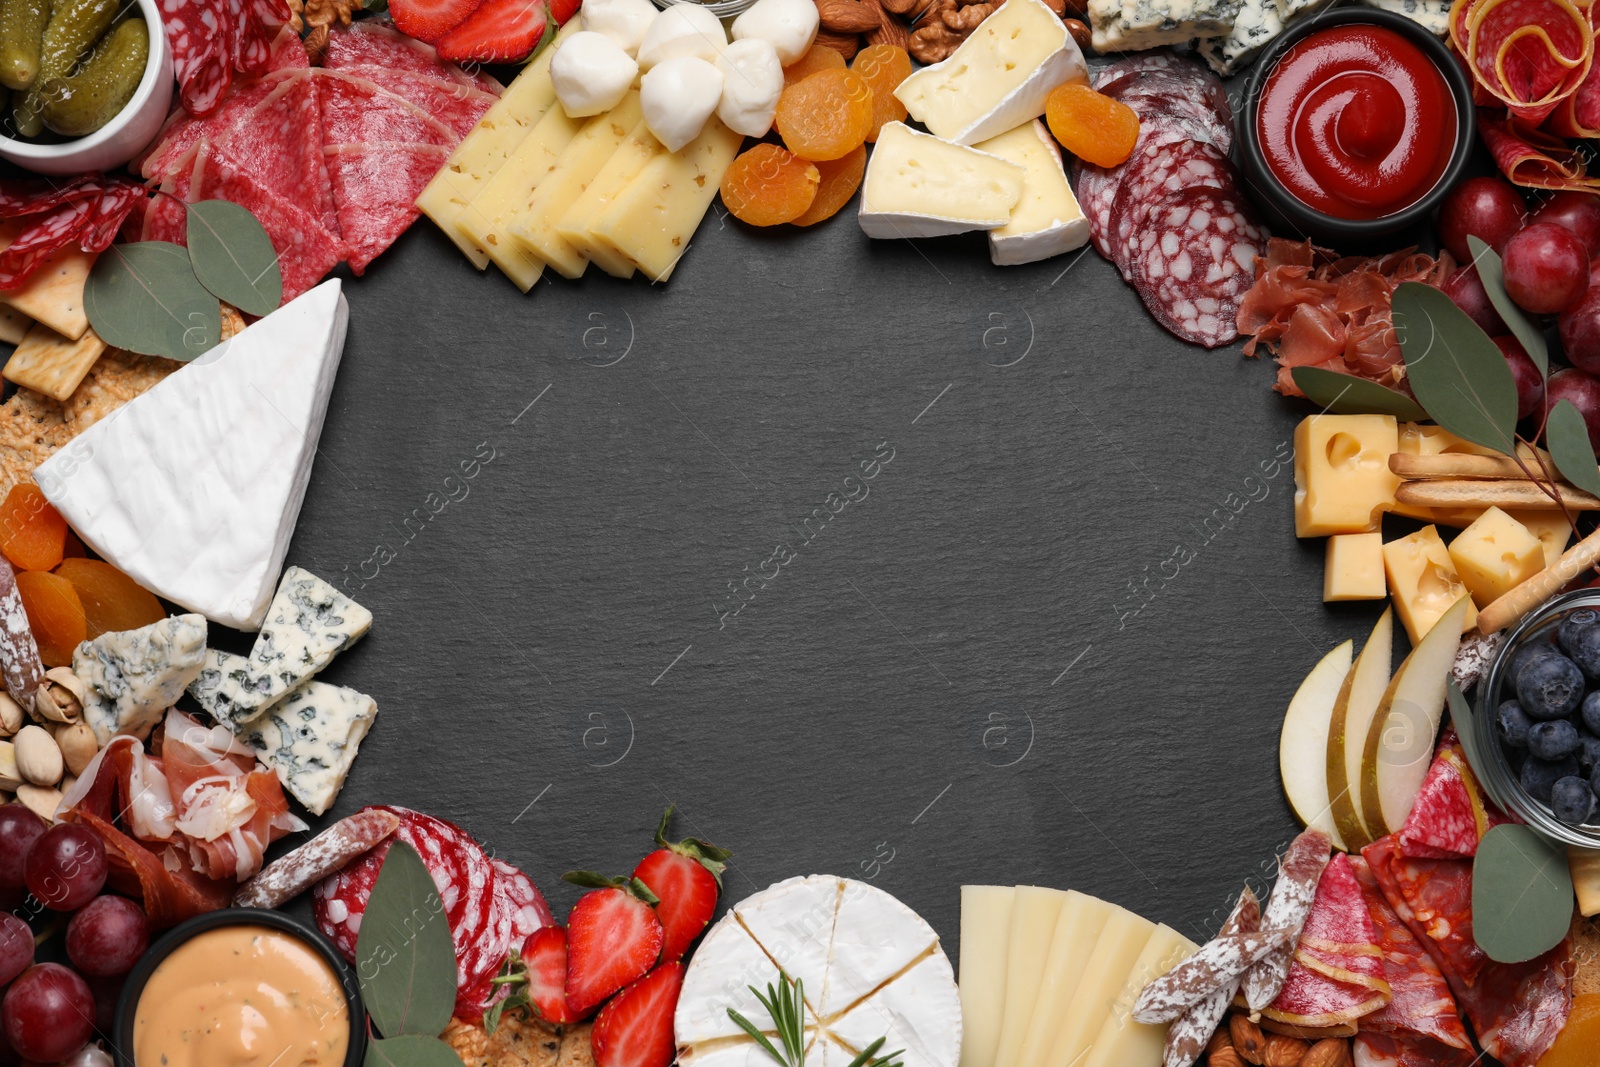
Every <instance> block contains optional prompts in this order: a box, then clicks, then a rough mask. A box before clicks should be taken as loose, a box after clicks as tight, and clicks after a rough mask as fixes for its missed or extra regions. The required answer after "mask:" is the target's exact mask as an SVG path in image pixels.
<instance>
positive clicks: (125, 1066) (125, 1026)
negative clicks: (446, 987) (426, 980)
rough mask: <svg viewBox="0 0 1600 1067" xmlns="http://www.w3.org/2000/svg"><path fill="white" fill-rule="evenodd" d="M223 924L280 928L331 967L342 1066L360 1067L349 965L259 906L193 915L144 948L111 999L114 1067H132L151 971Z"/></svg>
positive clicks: (301, 927) (362, 1045)
mask: <svg viewBox="0 0 1600 1067" xmlns="http://www.w3.org/2000/svg"><path fill="white" fill-rule="evenodd" d="M224 926H265V927H267V928H269V929H272V930H281V931H283V932H284V933H286V934H288V935H290V936H291V937H294V938H297V939H298V940H300V941H302V942H304V943H305V944H306V945H308V946H310V948H311V949H312V951H314V952H315V953H316V954H317V955H318V956H320V957H321V958H322V961H323V962H324V963H326V964H327V965H328V966H329V967H331V968H332V969H333V973H334V974H335V975H337V976H338V979H339V984H340V985H341V986H343V987H344V995H345V1001H346V1004H347V1006H348V1008H349V1015H350V1043H349V1049H348V1051H347V1052H346V1053H345V1059H344V1067H361V1062H362V1060H363V1059H364V1058H365V1056H366V1053H367V1014H366V1009H365V1008H364V1007H362V1004H361V989H360V987H359V985H358V983H357V982H356V975H355V971H353V970H351V968H350V965H349V964H347V963H345V961H344V957H343V956H341V955H339V952H338V950H337V949H335V948H334V947H333V945H332V944H331V943H330V942H329V941H328V939H327V938H325V937H323V936H322V934H321V933H320V932H318V931H317V930H315V929H313V928H312V927H310V926H308V925H306V924H305V923H303V922H301V921H300V920H298V919H294V918H291V917H290V916H288V915H285V914H283V913H282V912H278V911H267V910H265V909H263V908H223V909H222V910H221V911H210V912H207V913H206V914H204V915H197V916H195V917H194V918H193V919H190V920H189V921H188V922H183V923H179V924H178V925H177V926H174V927H173V928H172V929H171V930H168V931H167V932H166V934H164V935H163V936H162V937H161V939H160V940H159V941H157V942H156V943H155V944H154V945H152V946H151V947H150V950H149V951H148V952H146V953H145V954H144V955H143V956H142V957H141V958H140V959H139V962H138V963H137V964H135V965H134V968H133V970H132V971H130V972H128V978H127V981H126V982H125V983H124V984H123V986H122V995H121V996H120V997H118V998H117V1021H116V1034H115V1037H116V1041H115V1042H114V1045H113V1049H112V1057H113V1058H114V1059H115V1061H116V1065H117V1067H136V1065H135V1064H134V1059H133V1026H134V1017H135V1015H136V1013H137V1012H138V1009H139V998H140V997H141V996H142V995H143V994H144V986H145V983H146V982H148V981H149V980H150V976H151V975H152V974H154V973H155V970H156V968H157V967H159V966H161V964H162V963H163V962H165V960H166V958H167V957H168V956H170V955H172V953H173V951H174V950H175V949H177V948H178V946H179V945H182V944H183V943H185V942H186V941H188V940H189V939H190V938H192V937H194V936H195V935H197V934H203V933H205V932H206V931H208V930H216V929H219V928H221V927H224ZM145 1067H159V1065H149V1064H147V1065H145Z"/></svg>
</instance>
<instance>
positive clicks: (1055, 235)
mask: <svg viewBox="0 0 1600 1067" xmlns="http://www.w3.org/2000/svg"><path fill="white" fill-rule="evenodd" d="M974 147H976V148H977V149H978V150H979V151H980V152H988V153H989V154H990V155H995V156H999V157H1000V158H1001V159H1004V160H1009V161H1010V162H1012V163H1015V164H1016V165H1017V166H1019V167H1021V168H1022V171H1023V175H1022V198H1021V199H1019V200H1018V201H1017V206H1016V207H1014V208H1012V209H1011V219H1010V221H1009V222H1007V223H1006V224H1005V225H1004V226H1002V227H1000V228H999V229H997V230H990V231H989V258H990V260H992V261H993V262H994V264H995V266H997V267H1007V266H1012V265H1015V264H1018V263H1036V262H1038V261H1039V260H1041V259H1049V258H1050V257H1051V256H1059V255H1061V253H1063V252H1070V251H1072V250H1073V249H1074V248H1081V247H1083V245H1084V243H1085V242H1087V241H1088V240H1089V220H1088V219H1087V218H1085V217H1084V214H1083V209H1082V208H1080V207H1079V206H1078V198H1077V197H1076V196H1073V195H1072V186H1071V185H1069V184H1067V172H1066V171H1065V170H1064V169H1062V166H1061V152H1060V151H1059V150H1058V149H1057V148H1056V142H1055V138H1053V137H1051V136H1050V134H1049V133H1048V132H1047V131H1046V130H1045V128H1044V123H1042V122H1040V121H1039V120H1038V119H1034V120H1033V121H1032V122H1025V123H1023V124H1022V125H1021V126H1018V127H1017V128H1016V129H1014V130H1012V131H1010V132H1009V133H1002V134H1001V135H1000V136H999V137H991V138H990V139H989V140H987V141H983V142H981V143H979V144H977V145H976V146H974Z"/></svg>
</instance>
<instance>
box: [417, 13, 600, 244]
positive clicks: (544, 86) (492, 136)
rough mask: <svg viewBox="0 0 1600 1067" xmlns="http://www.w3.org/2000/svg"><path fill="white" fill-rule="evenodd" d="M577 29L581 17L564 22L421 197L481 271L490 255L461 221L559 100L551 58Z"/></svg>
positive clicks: (430, 214) (429, 213)
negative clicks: (497, 173) (553, 78)
mask: <svg viewBox="0 0 1600 1067" xmlns="http://www.w3.org/2000/svg"><path fill="white" fill-rule="evenodd" d="M577 31H578V20H577V19H572V20H570V21H569V22H568V23H567V24H566V25H565V26H563V27H561V32H560V33H559V34H557V36H556V40H555V41H554V42H552V43H551V44H550V45H549V46H547V47H546V48H545V50H544V51H543V52H542V53H540V55H539V57H538V58H537V59H535V60H534V61H533V62H532V63H529V64H528V65H527V66H526V67H525V68H523V71H522V73H521V74H519V75H517V77H516V80H514V81H513V82H512V83H511V84H510V85H508V86H506V89H505V92H503V93H501V94H500V99H499V100H496V101H495V102H494V103H493V104H492V105H490V107H489V110H488V111H486V112H484V113H483V118H481V119H479V120H478V124H477V125H476V126H474V127H473V128H472V130H471V132H469V133H468V134H467V135H466V136H465V137H464V138H462V139H461V143H460V144H458V145H456V147H455V151H453V152H451V153H450V158H449V159H447V160H445V164H444V166H443V167H442V168H441V169H440V171H439V173H438V174H435V175H434V176H433V180H432V181H430V182H429V183H428V185H427V187H426V188H425V189H423V190H422V194H421V195H420V196H418V197H417V207H418V209H420V210H421V211H422V213H423V214H424V215H427V216H428V217H429V218H430V219H432V220H433V221H434V222H435V223H436V224H437V225H438V227H439V228H440V229H441V230H443V231H444V232H445V234H446V235H447V236H448V237H449V238H450V240H452V241H454V242H455V244H456V247H457V248H459V249H461V251H462V252H463V253H465V254H466V257H467V258H468V259H470V260H472V264H473V266H475V267H477V268H478V269H479V270H482V269H483V268H484V267H487V266H488V265H489V254H488V253H487V252H485V251H484V250H483V248H482V247H481V246H480V245H479V244H478V243H477V242H476V241H474V240H473V239H472V238H471V237H469V236H468V235H467V234H466V232H465V231H463V230H462V229H461V228H460V227H458V226H457V225H456V222H457V220H458V219H459V218H460V216H461V211H462V209H463V208H465V207H466V206H467V205H468V204H469V203H471V202H472V199H473V198H474V197H475V196H477V195H478V191H479V190H480V189H481V188H483V185H484V183H485V182H487V181H488V180H489V179H490V177H492V176H493V175H494V173H495V172H496V171H498V170H499V169H500V168H501V166H503V165H504V164H505V161H506V159H507V158H508V157H509V156H510V155H511V153H512V152H513V151H515V149H516V147H517V145H519V144H521V143H522V139H523V138H524V137H525V136H527V133H528V131H529V130H531V129H533V127H534V126H535V125H536V124H537V123H538V121H539V120H540V119H541V118H543V117H544V113H545V112H546V111H548V110H550V105H551V104H554V103H555V102H556V90H555V86H554V85H553V84H551V82H550V57H551V56H553V55H554V54H555V51H556V45H557V44H559V43H560V42H561V39H562V38H564V37H567V36H569V35H571V34H573V33H576V32H577Z"/></svg>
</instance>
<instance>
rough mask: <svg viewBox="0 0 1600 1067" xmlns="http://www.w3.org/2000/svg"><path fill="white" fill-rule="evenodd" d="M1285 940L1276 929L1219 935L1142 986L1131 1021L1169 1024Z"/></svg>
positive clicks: (1234, 978)
mask: <svg viewBox="0 0 1600 1067" xmlns="http://www.w3.org/2000/svg"><path fill="white" fill-rule="evenodd" d="M1287 940H1288V939H1287V938H1286V937H1285V936H1284V935H1283V934H1282V933H1281V932H1279V931H1276V930H1253V931H1250V932H1240V933H1225V934H1220V935H1218V936H1217V937H1215V938H1213V939H1212V940H1210V941H1207V942H1206V943H1205V944H1204V945H1201V946H1200V949H1199V951H1197V952H1196V953H1195V954H1194V955H1192V956H1190V957H1189V958H1188V959H1186V960H1184V961H1183V962H1182V963H1180V964H1178V965H1177V966H1176V967H1174V968H1173V969H1172V970H1170V971H1168V972H1167V973H1166V974H1164V975H1162V976H1161V977H1160V978H1157V979H1156V980H1155V981H1154V982H1151V983H1150V984H1149V985H1147V986H1145V987H1144V991H1143V992H1141V993H1140V994H1139V999H1138V1000H1137V1001H1136V1002H1135V1003H1134V1005H1133V1019H1134V1022H1140V1023H1169V1022H1171V1021H1172V1020H1174V1019H1176V1018H1178V1016H1180V1015H1182V1014H1184V1013H1185V1012H1186V1011H1188V1010H1189V1009H1190V1008H1191V1007H1193V1006H1194V1005H1196V1004H1198V1003H1200V1002H1201V1001H1202V1000H1205V999H1207V998H1208V997H1209V996H1210V995H1211V994H1212V993H1214V992H1216V991H1217V990H1218V989H1221V988H1222V987H1223V986H1225V985H1228V984H1229V983H1230V982H1235V981H1236V980H1237V979H1240V978H1242V977H1244V972H1245V971H1248V970H1249V969H1250V968H1251V967H1252V966H1253V965H1254V964H1256V963H1257V962H1258V961H1259V960H1261V958H1262V957H1263V956H1265V955H1267V953H1269V952H1271V951H1272V950H1273V949H1275V948H1279V947H1281V946H1282V945H1283V944H1284V942H1285V941H1287Z"/></svg>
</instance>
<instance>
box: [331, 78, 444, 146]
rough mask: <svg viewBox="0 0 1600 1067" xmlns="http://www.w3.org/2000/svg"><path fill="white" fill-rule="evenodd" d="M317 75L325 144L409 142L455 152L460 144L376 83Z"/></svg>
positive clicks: (440, 125)
mask: <svg viewBox="0 0 1600 1067" xmlns="http://www.w3.org/2000/svg"><path fill="white" fill-rule="evenodd" d="M315 75H316V77H317V79H318V81H319V83H320V84H319V85H318V87H317V91H318V94H319V97H320V99H321V102H322V137H323V141H324V143H325V144H328V145H340V144H359V143H361V142H364V141H391V142H405V141H409V142H412V143H415V144H437V145H444V146H445V147H447V148H454V147H455V145H456V142H457V141H458V140H460V138H458V137H457V136H456V135H455V134H454V133H452V132H451V130H450V128H449V127H448V126H446V125H445V124H444V123H442V122H440V121H439V120H438V119H436V118H434V117H433V116H432V115H430V114H428V113H427V112H426V111H424V110H422V109H421V108H420V107H418V106H417V105H415V104H413V103H411V102H410V101H407V100H404V99H402V98H400V97H398V96H396V95H395V94H394V93H391V92H389V91H388V90H387V89H385V88H383V87H382V86H381V85H378V84H377V83H375V82H371V81H368V80H367V79H366V78H358V77H356V76H355V75H353V74H345V73H343V72H342V71H334V70H318V71H315Z"/></svg>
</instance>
